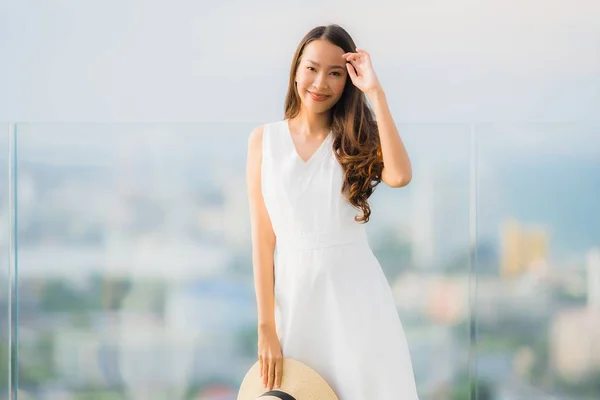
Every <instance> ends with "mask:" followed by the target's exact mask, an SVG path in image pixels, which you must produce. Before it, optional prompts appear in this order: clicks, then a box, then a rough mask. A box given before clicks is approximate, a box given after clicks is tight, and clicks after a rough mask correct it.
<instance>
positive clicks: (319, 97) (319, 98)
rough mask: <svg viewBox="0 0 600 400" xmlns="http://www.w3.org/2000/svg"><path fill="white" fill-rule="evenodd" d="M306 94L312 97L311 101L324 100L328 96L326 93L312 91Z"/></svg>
mask: <svg viewBox="0 0 600 400" xmlns="http://www.w3.org/2000/svg"><path fill="white" fill-rule="evenodd" d="M308 94H309V95H310V98H311V99H313V101H325V100H327V99H328V98H329V96H327V95H322V94H314V93H312V92H308Z"/></svg>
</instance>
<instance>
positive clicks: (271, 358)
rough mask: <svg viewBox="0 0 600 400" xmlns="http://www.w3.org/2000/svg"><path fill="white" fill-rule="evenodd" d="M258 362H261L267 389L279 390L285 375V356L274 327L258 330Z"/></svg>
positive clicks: (264, 327)
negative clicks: (282, 377) (282, 376)
mask: <svg viewBox="0 0 600 400" xmlns="http://www.w3.org/2000/svg"><path fill="white" fill-rule="evenodd" d="M258 361H260V376H261V377H262V382H263V385H264V386H265V388H267V389H268V390H272V389H273V388H275V389H279V387H280V385H281V375H282V373H283V355H282V353H281V344H280V343H279V337H278V336H277V331H276V329H275V327H274V326H273V325H268V326H260V327H259V328H258Z"/></svg>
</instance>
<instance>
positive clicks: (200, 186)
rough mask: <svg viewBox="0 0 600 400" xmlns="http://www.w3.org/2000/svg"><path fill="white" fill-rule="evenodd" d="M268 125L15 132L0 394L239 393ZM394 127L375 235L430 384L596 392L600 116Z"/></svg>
mask: <svg viewBox="0 0 600 400" xmlns="http://www.w3.org/2000/svg"><path fill="white" fill-rule="evenodd" d="M255 125H257V124H256V123H250V122H249V123H231V124H227V123H222V124H210V125H209V124H168V125H160V124H117V125H110V124H97V125H94V124H80V125H78V124H18V125H17V126H16V127H15V129H14V132H13V133H14V138H15V139H16V141H15V143H11V136H10V135H11V131H10V130H9V127H8V126H6V125H5V126H3V127H2V128H3V132H6V134H3V135H0V153H1V154H0V175H1V178H0V185H1V187H2V192H1V193H2V196H1V199H0V204H1V210H2V213H1V215H2V219H1V221H2V230H1V232H2V233H1V234H0V238H1V241H0V246H1V248H2V254H3V257H2V259H1V260H0V266H2V268H1V270H2V272H1V274H0V279H1V285H0V298H1V301H2V306H1V307H0V310H1V311H0V312H2V347H1V348H2V351H1V353H0V354H1V359H0V362H1V363H2V366H1V367H0V368H2V369H1V370H0V386H1V391H0V393H2V394H1V395H0V398H6V399H8V398H9V397H8V395H9V393H10V392H11V390H12V393H17V390H18V394H19V398H26V399H59V398H60V399H103V400H104V399H148V400H153V399H203V400H217V399H219V400H223V399H235V398H236V394H237V387H238V385H239V383H240V381H241V379H242V377H243V375H244V374H245V372H246V371H247V369H248V368H249V366H250V365H251V364H252V363H254V361H255V360H256V340H257V338H256V309H255V308H256V305H255V297H254V287H253V278H252V264H251V243H250V232H249V215H248V207H247V200H246V187H245V162H246V145H247V137H248V134H249V132H250V131H251V130H252V128H253V127H254V126H255ZM400 128H401V131H402V135H403V137H404V139H405V142H406V144H407V147H408V148H409V151H410V153H411V157H412V160H413V169H414V175H413V182H412V183H411V184H410V185H409V186H408V187H406V188H405V189H390V188H387V187H385V186H384V185H383V184H382V185H381V186H380V187H379V188H378V189H377V190H376V192H375V195H374V196H373V197H372V200H371V201H372V205H373V216H372V220H371V222H370V223H369V225H368V230H369V235H370V242H371V244H372V246H373V249H374V252H375V254H376V255H377V257H378V258H379V260H380V262H381V265H382V268H383V270H384V272H385V274H386V276H387V278H388V280H389V283H390V285H391V287H392V289H393V293H394V295H395V300H396V305H397V308H398V313H399V315H400V317H401V319H402V321H403V324H404V327H405V330H406V334H407V338H408V341H409V345H410V350H411V355H412V359H413V363H414V369H415V374H416V379H417V383H418V387H419V393H420V396H421V398H422V399H457V400H458V399H479V400H485V399H509V398H510V399H512V398H518V399H541V398H546V397H545V396H553V397H552V398H554V399H570V400H572V399H588V398H589V399H592V398H599V397H600V387H599V386H598V385H597V382H598V381H600V375H599V371H600V300H599V299H600V265H598V263H599V261H598V258H599V256H598V255H597V254H598V253H597V251H598V250H594V249H597V248H598V246H599V245H600V201H598V198H600V193H599V190H600V126H598V125H592V124H575V123H573V124H548V125H544V124H531V125H528V124H512V125H510V124H509V125H503V124H437V125H436V124H414V125H401V126H400ZM11 150H12V151H11ZM11 160H12V161H14V162H12V164H11ZM9 189H14V190H16V196H14V199H16V203H13V202H12V201H9V200H10V194H11V193H12V192H11V190H9ZM13 214H14V215H13ZM15 217H16V219H15ZM13 221H16V230H14V229H13V228H14V227H13V226H12V225H11V224H12V223H13ZM13 230H14V231H15V232H13ZM12 233H14V235H12V236H14V237H11V234H12ZM11 254H15V255H16V259H12V258H10V255H11ZM15 261H16V262H15ZM15 277H16V279H15ZM17 295H18V297H17ZM11 299H13V300H14V307H13V308H12V309H11V304H13V302H12V301H11ZM16 328H18V330H17V329H16ZM11 340H12V343H13V344H14V343H15V342H18V346H15V349H16V348H18V353H17V352H15V351H13V353H12V357H9V354H10V351H9V349H10V346H11ZM9 369H12V370H13V377H12V379H11V378H10V373H9ZM13 398H14V397H13ZM548 398H549V397H548Z"/></svg>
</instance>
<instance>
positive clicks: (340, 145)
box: [285, 24, 383, 223]
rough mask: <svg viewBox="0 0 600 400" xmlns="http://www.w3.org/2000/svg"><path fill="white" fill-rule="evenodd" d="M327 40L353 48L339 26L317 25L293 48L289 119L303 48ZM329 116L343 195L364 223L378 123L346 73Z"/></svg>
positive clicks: (377, 177) (377, 164)
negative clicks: (341, 88) (340, 93)
mask: <svg viewBox="0 0 600 400" xmlns="http://www.w3.org/2000/svg"><path fill="white" fill-rule="evenodd" d="M318 39H322V40H327V41H329V42H330V43H332V44H334V45H336V46H338V47H340V48H342V49H343V50H344V52H354V51H356V50H355V49H356V45H355V43H354V41H353V40H352V37H350V35H349V34H348V32H346V30H344V29H343V28H342V27H341V26H339V25H335V24H333V25H327V26H318V27H316V28H313V29H312V30H311V31H310V32H308V33H307V34H306V35H305V36H304V38H303V39H302V41H301V42H300V44H299V45H298V48H297V49H296V53H295V54H294V58H293V61H292V67H291V71H290V80H289V86H288V91H287V95H286V98H285V119H292V118H294V117H296V116H297V115H298V114H299V112H300V105H301V101H300V97H299V96H298V92H297V90H296V84H295V77H296V71H297V69H298V65H299V63H300V58H301V57H302V54H303V52H304V48H305V47H306V46H307V45H308V44H309V43H310V42H312V41H314V40H318ZM330 112H331V116H332V124H331V130H332V134H333V138H334V139H333V151H334V154H335V156H336V158H337V160H338V161H339V163H340V165H341V166H342V169H343V171H344V183H343V185H342V189H341V191H342V194H343V195H344V196H345V198H346V199H347V200H348V202H349V203H350V204H351V205H352V206H354V207H355V208H356V209H358V210H361V211H362V216H356V217H355V220H356V221H358V222H364V223H367V222H368V221H369V218H370V216H371V207H370V205H369V202H368V199H369V197H370V196H371V195H372V194H373V191H374V190H375V187H376V186H377V185H379V183H381V173H382V171H383V158H382V155H381V144H380V141H379V133H378V131H377V123H376V122H375V117H374V115H373V112H372V111H371V109H370V108H369V106H368V105H367V102H366V98H365V95H364V93H362V92H361V91H360V90H359V89H358V88H357V87H356V86H354V84H353V83H352V81H351V80H350V77H349V76H348V78H347V81H346V85H345V86H344V91H343V93H342V96H341V98H340V99H339V100H338V102H337V103H336V104H335V105H334V106H333V107H332V108H331V109H330Z"/></svg>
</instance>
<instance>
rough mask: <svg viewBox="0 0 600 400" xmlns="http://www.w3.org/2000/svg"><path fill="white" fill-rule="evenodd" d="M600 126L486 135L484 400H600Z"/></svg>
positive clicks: (481, 216) (481, 134)
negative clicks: (551, 397) (493, 399)
mask: <svg viewBox="0 0 600 400" xmlns="http://www.w3.org/2000/svg"><path fill="white" fill-rule="evenodd" d="M599 128H600V127H599V126H592V125H578V124H547V125H542V124H539V125H526V124H522V125H481V126H479V127H478V129H477V141H478V154H477V155H478V170H477V172H478V187H479V190H478V226H477V227H478V249H479V251H478V254H477V268H476V270H477V299H476V305H477V309H476V311H477V374H478V376H479V378H480V380H479V396H478V398H479V399H484V398H490V397H489V396H486V393H493V394H494V395H495V396H496V397H494V398H502V399H508V398H518V399H526V398H528V399H531V398H546V396H549V395H553V396H557V397H553V398H557V399H558V398H560V399H571V400H572V399H592V398H600V386H598V382H600V373H599V372H600V301H599V299H600V262H599V260H598V259H599V256H598V246H599V245H600V201H598V199H599V198H600V140H599V138H600V129H599Z"/></svg>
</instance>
